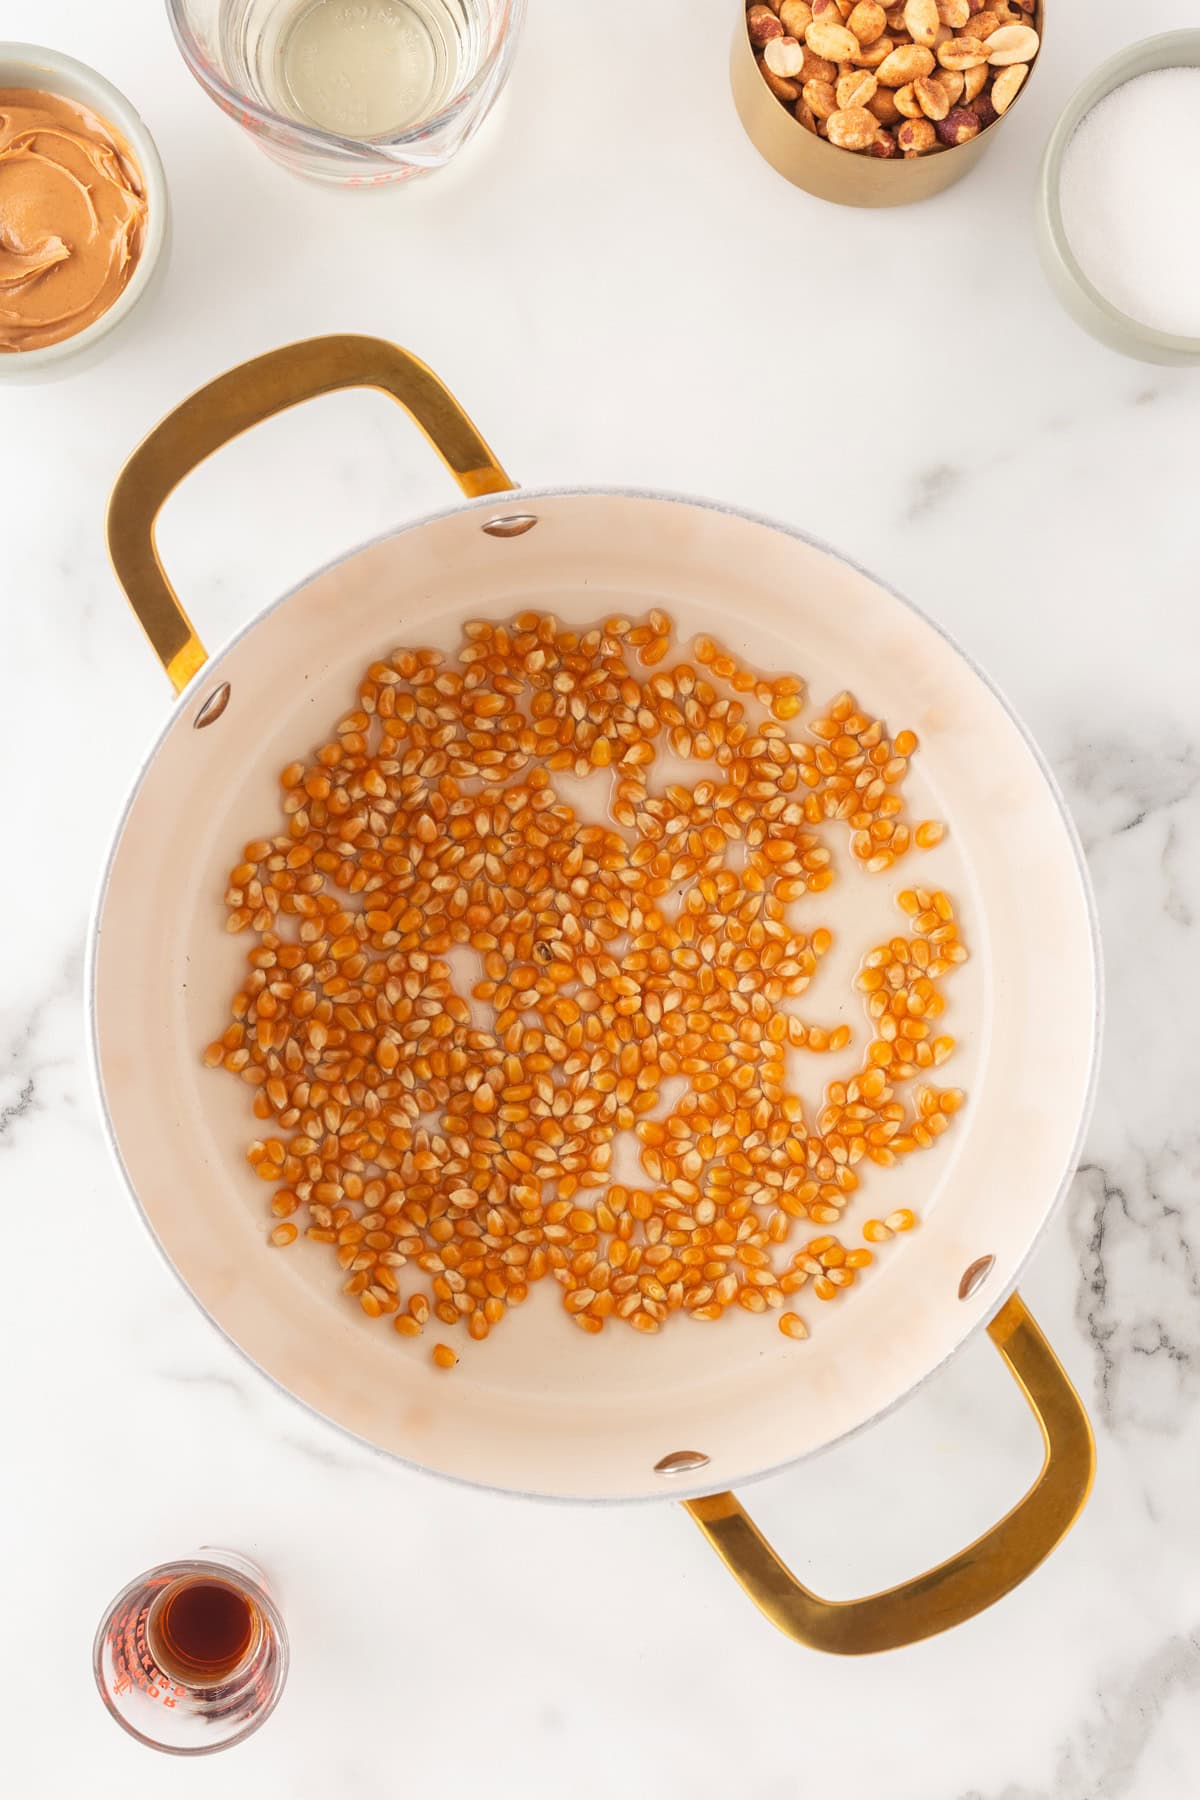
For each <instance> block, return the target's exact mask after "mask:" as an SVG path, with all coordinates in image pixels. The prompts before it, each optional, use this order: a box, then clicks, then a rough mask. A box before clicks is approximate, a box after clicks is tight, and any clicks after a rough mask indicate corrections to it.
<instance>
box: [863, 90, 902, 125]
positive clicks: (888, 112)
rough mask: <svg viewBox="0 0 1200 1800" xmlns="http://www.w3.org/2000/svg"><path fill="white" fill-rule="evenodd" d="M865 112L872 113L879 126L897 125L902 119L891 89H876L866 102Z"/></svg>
mask: <svg viewBox="0 0 1200 1800" xmlns="http://www.w3.org/2000/svg"><path fill="white" fill-rule="evenodd" d="M867 111H868V112H870V113H874V115H875V117H876V118H877V119H878V120H879V123H880V124H881V125H898V124H899V123H900V120H901V117H902V114H901V112H900V108H899V107H898V106H897V105H896V96H895V94H894V93H893V91H892V89H891V88H881V87H877V88H876V89H875V92H874V93H873V94H872V95H871V98H870V99H869V100H868V101H867Z"/></svg>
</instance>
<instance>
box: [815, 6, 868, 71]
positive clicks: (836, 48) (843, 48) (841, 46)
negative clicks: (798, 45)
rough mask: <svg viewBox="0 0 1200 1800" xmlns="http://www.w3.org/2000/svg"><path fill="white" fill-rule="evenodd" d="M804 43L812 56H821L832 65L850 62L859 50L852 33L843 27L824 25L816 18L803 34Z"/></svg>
mask: <svg viewBox="0 0 1200 1800" xmlns="http://www.w3.org/2000/svg"><path fill="white" fill-rule="evenodd" d="M804 41H805V43H806V44H807V45H808V47H809V49H810V50H811V51H812V53H813V55H814V56H823V57H825V58H826V59H827V60H828V61H829V62H833V63H839V62H852V61H853V59H854V58H855V57H856V56H857V55H858V52H859V49H860V48H861V46H860V44H859V41H858V39H857V38H856V37H855V35H854V33H853V32H852V31H847V29H846V27H845V26H844V25H826V24H825V23H824V22H823V21H821V20H819V19H817V18H816V17H814V18H813V22H812V24H811V25H810V26H809V28H808V30H807V31H806V32H805V34H804Z"/></svg>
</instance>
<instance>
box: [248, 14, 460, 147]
mask: <svg viewBox="0 0 1200 1800" xmlns="http://www.w3.org/2000/svg"><path fill="white" fill-rule="evenodd" d="M481 10H482V9H481V8H480V7H478V6H477V5H476V4H473V0H300V4H298V5H292V6H290V7H287V8H284V9H282V11H283V12H284V14H285V15H286V16H283V17H282V18H281V19H280V20H279V22H278V25H277V27H276V29H275V30H274V31H272V32H271V33H269V34H266V36H265V39H264V44H263V49H264V51H265V52H266V53H267V59H268V60H267V64H266V66H264V67H262V68H260V70H259V78H260V82H261V85H262V87H263V88H264V89H265V97H266V98H267V100H268V102H269V104H270V105H271V106H273V107H274V108H275V109H276V110H277V111H279V112H283V113H287V114H289V115H291V117H293V118H296V119H299V120H301V121H303V122H304V123H306V124H310V125H315V126H317V127H319V129H321V130H322V131H330V132H336V133H337V134H338V135H339V136H340V137H351V138H364V139H376V140H379V139H385V140H386V139H388V138H391V137H396V136H399V135H400V134H401V133H403V132H406V131H411V130H412V129H413V128H414V127H416V126H419V125H421V124H422V123H424V122H425V121H426V120H428V119H431V118H433V117H434V116H435V115H436V114H437V113H438V112H439V111H440V110H441V109H442V107H444V106H445V105H446V104H447V103H448V102H449V101H450V100H451V99H452V97H453V96H454V95H455V94H456V93H457V92H458V91H459V89H460V88H461V87H462V86H463V84H464V83H465V82H466V81H468V80H469V79H470V77H471V74H472V72H473V70H474V68H475V67H476V66H477V64H478V62H479V60H480V56H481V54H482V44H483V40H484V35H485V34H484V21H483V19H482V17H481Z"/></svg>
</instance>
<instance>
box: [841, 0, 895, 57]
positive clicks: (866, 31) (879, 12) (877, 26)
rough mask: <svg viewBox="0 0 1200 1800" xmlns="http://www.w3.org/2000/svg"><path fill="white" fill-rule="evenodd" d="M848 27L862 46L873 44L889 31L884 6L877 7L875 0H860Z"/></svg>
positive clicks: (847, 21)
mask: <svg viewBox="0 0 1200 1800" xmlns="http://www.w3.org/2000/svg"><path fill="white" fill-rule="evenodd" d="M846 25H847V28H848V29H849V30H850V31H852V32H853V33H854V35H855V37H856V38H857V39H858V41H859V43H860V44H862V45H864V46H865V45H867V44H873V43H874V42H875V40H876V39H877V38H881V37H882V36H883V34H884V32H885V31H886V30H887V14H886V13H885V12H884V10H883V8H882V6H877V5H876V3H875V0H858V5H857V6H856V7H855V8H854V10H853V12H852V13H851V14H850V17H849V18H848V19H847V20H846Z"/></svg>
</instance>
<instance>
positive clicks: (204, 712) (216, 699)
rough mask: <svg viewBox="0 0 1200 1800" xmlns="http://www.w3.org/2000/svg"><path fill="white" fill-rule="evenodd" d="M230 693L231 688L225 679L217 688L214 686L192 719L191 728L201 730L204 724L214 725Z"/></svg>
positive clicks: (231, 691) (227, 701)
mask: <svg viewBox="0 0 1200 1800" xmlns="http://www.w3.org/2000/svg"><path fill="white" fill-rule="evenodd" d="M232 693H233V690H232V688H231V687H230V685H229V683H228V682H227V681H223V682H222V683H221V685H220V687H219V688H214V689H213V691H212V693H211V694H210V695H209V696H208V699H207V700H206V701H205V702H204V704H203V706H202V707H201V708H200V711H199V712H198V713H197V714H196V716H195V718H194V719H193V720H192V730H193V731H203V730H204V727H205V726H206V725H215V724H216V722H217V720H218V719H219V718H220V716H221V714H222V713H223V712H224V711H225V708H226V707H227V706H228V705H229V701H230V698H231V696H232Z"/></svg>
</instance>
